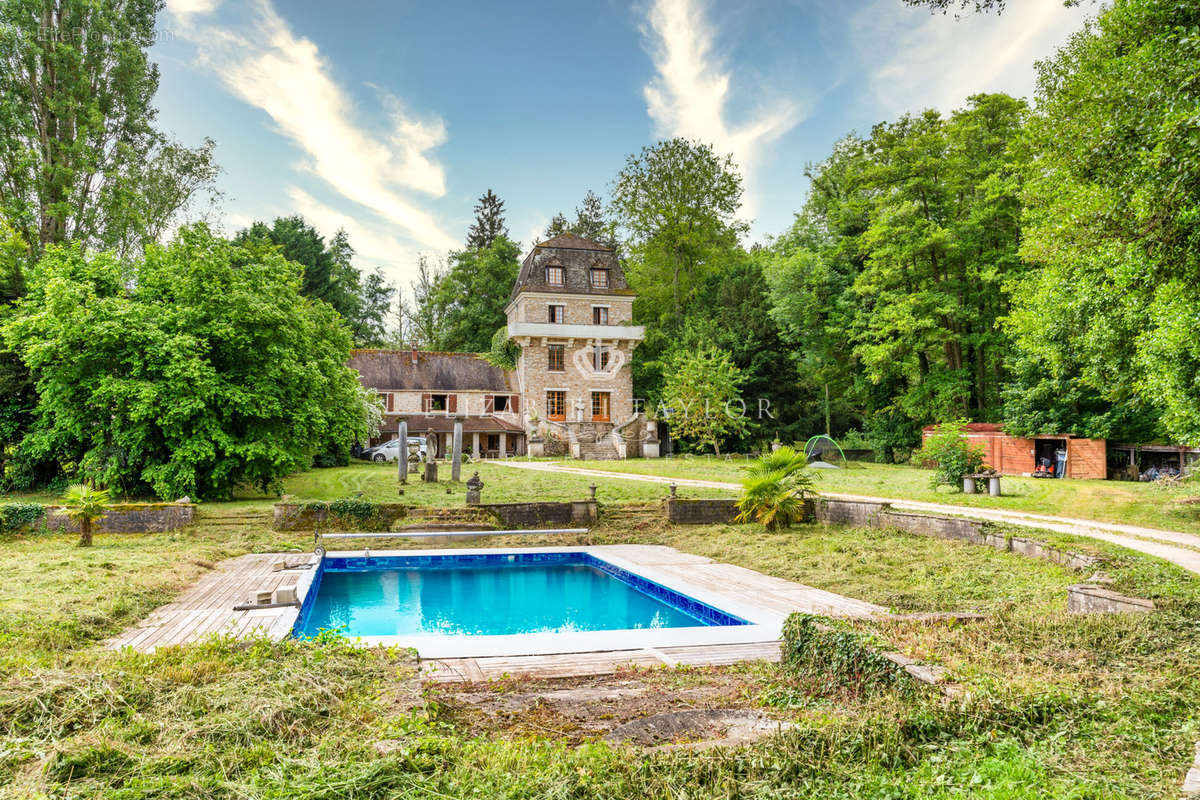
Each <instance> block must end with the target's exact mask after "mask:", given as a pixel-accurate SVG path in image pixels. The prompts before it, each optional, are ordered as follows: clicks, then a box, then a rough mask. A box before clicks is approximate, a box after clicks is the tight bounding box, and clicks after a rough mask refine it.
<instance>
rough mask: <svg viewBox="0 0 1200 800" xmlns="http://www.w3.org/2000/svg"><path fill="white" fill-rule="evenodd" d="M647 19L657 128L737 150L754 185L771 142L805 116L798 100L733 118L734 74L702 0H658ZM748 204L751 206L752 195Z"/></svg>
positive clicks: (647, 90) (649, 95)
mask: <svg viewBox="0 0 1200 800" xmlns="http://www.w3.org/2000/svg"><path fill="white" fill-rule="evenodd" d="M647 21H648V23H649V29H648V30H643V34H644V35H645V36H646V38H647V43H648V46H649V50H650V55H651V58H652V59H653V60H654V66H655V68H656V69H657V71H658V74H657V75H656V76H655V77H654V78H653V79H652V80H651V81H650V82H649V83H648V84H646V86H645V87H644V89H643V94H644V95H645V98H646V107H647V111H648V112H649V114H650V118H651V119H652V120H654V124H655V128H656V130H657V132H658V133H659V135H663V136H683V137H686V138H693V139H699V140H700V141H702V142H707V143H709V144H712V145H713V147H714V148H716V150H717V151H718V152H720V153H730V154H732V155H733V157H734V160H735V161H737V163H738V166H739V167H740V168H741V171H742V175H743V176H744V178H745V179H746V181H747V184H748V185H750V184H751V182H752V180H753V171H754V168H755V166H756V165H757V163H758V161H759V159H760V158H761V156H762V153H763V151H764V149H765V148H766V146H767V145H768V144H770V143H771V142H772V141H773V140H775V139H777V138H778V137H779V136H781V135H782V134H784V133H786V132H787V131H788V130H790V129H791V128H792V127H793V126H795V125H796V123H797V122H799V121H800V118H801V113H800V109H799V108H798V106H797V105H796V103H795V101H794V100H779V99H774V101H773V102H772V104H771V106H770V107H769V108H767V107H762V108H761V109H760V110H759V111H758V112H757V113H756V114H755V115H753V117H752V118H751V119H747V120H745V121H744V122H742V123H740V124H734V123H731V122H730V121H729V120H728V119H727V116H728V109H727V101H728V100H729V89H730V80H731V75H730V73H729V71H728V70H727V69H726V67H725V64H724V62H723V60H722V59H721V58H720V57H718V56H717V55H715V54H714V52H713V32H712V29H711V27H710V25H709V24H708V22H707V21H706V19H705V17H704V9H703V8H702V7H701V0H654V2H653V4H652V5H651V6H650V7H649V8H648V10H647ZM751 194H752V191H747V195H751ZM746 206H747V208H746V209H744V210H747V211H748V209H749V206H750V199H749V198H747V201H746Z"/></svg>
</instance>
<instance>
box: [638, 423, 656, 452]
mask: <svg viewBox="0 0 1200 800" xmlns="http://www.w3.org/2000/svg"><path fill="white" fill-rule="evenodd" d="M658 456H659V439H658V422H657V421H656V420H652V419H648V420H646V438H645V439H644V440H643V441H642V458H658Z"/></svg>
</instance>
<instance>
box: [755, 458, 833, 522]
mask: <svg viewBox="0 0 1200 800" xmlns="http://www.w3.org/2000/svg"><path fill="white" fill-rule="evenodd" d="M807 464H808V459H807V458H805V457H804V454H803V453H798V452H796V451H795V450H793V449H792V448H791V447H781V448H779V449H778V450H776V451H775V452H773V453H767V454H766V455H764V456H762V457H761V458H759V459H758V460H757V461H755V462H754V463H753V464H752V465H750V466H749V467H747V468H746V477H745V478H743V479H742V496H741V498H740V499H739V500H738V511H739V513H738V516H737V520H738V522H752V521H753V522H758V523H760V524H761V525H763V526H764V527H765V528H766V529H767V530H769V531H773V530H776V529H777V528H779V527H784V528H788V527H791V525H792V523H793V522H797V521H799V520H801V519H803V517H804V505H805V501H806V500H807V499H808V498H809V497H810V496H811V495H813V494H816V492H815V491H813V488H812V487H813V476H812V474H811V473H810V472H808V470H807V469H805V467H806V465H807Z"/></svg>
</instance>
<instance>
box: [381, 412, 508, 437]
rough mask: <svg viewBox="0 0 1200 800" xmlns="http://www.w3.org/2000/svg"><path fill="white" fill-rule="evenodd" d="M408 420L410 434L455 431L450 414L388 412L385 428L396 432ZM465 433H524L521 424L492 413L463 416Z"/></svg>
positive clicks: (384, 420) (384, 421)
mask: <svg viewBox="0 0 1200 800" xmlns="http://www.w3.org/2000/svg"><path fill="white" fill-rule="evenodd" d="M401 419H405V420H407V421H408V435H409V436H421V435H423V434H424V433H425V432H426V431H433V432H434V433H453V432H454V417H453V416H452V415H448V414H388V415H387V416H385V417H384V419H383V426H382V427H383V430H384V431H385V432H387V433H395V432H396V429H397V426H398V425H399V424H400V420H401ZM462 422H463V433H524V432H525V431H524V429H523V428H522V427H521V426H520V425H516V424H514V423H512V422H509V421H508V420H505V419H501V418H500V417H494V416H492V415H491V414H484V415H483V416H463V417H462Z"/></svg>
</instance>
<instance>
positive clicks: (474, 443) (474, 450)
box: [471, 431, 479, 461]
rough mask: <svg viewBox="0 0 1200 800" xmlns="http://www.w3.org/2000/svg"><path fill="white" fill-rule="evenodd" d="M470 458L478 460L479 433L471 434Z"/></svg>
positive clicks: (473, 432)
mask: <svg viewBox="0 0 1200 800" xmlns="http://www.w3.org/2000/svg"><path fill="white" fill-rule="evenodd" d="M471 458H473V459H475V460H476V461H478V460H479V431H472V433H471Z"/></svg>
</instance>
